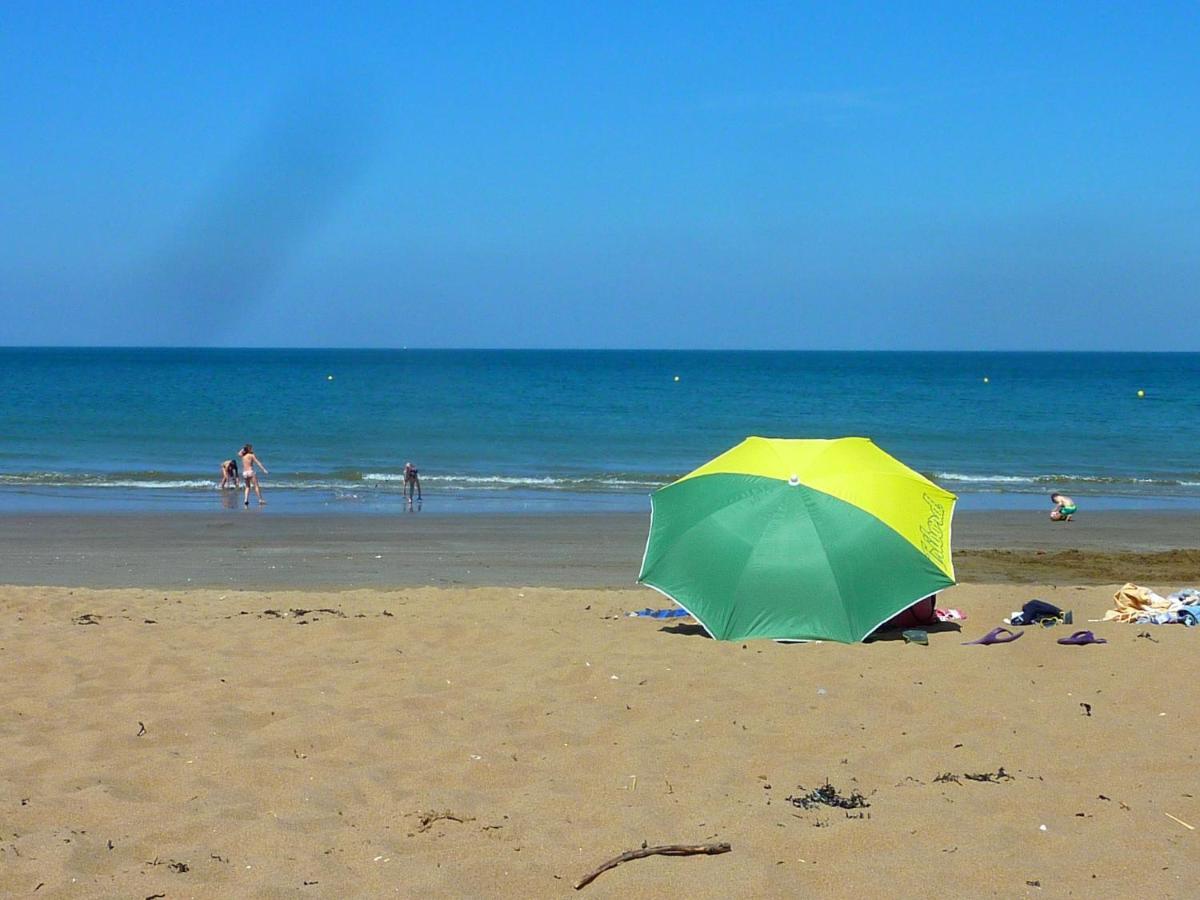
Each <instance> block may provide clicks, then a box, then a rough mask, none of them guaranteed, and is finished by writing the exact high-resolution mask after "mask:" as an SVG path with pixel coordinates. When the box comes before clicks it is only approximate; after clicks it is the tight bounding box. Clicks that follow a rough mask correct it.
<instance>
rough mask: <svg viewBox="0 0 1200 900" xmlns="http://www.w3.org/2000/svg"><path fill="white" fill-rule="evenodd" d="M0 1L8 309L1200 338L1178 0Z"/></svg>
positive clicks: (132, 332) (1023, 341) (840, 344)
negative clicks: (1089, 0) (860, 0)
mask: <svg viewBox="0 0 1200 900" xmlns="http://www.w3.org/2000/svg"><path fill="white" fill-rule="evenodd" d="M189 6H190V8H184V5H182V4H162V3H147V4H136V3H122V4H91V3H88V4H83V3H80V4H69V3H26V2H9V3H6V4H4V6H3V9H2V10H0V115H2V116H3V121H4V125H5V127H4V135H5V136H4V139H3V140H2V141H0V197H3V201H0V298H2V300H3V304H4V308H5V312H4V315H3V317H2V318H0V344H126V345H128V344H138V345H140V344H164V345H216V346H349V347H356V346H364V347H369V346H434V347H458V346H468V347H475V346H486V347H714V348H783V349H786V348H797V349H804V348H865V349H875V348H879V349H936V348H943V347H944V348H952V349H1055V348H1062V349H1137V350H1154V349H1163V350H1169V349H1175V350H1195V349H1197V348H1198V347H1200V324H1197V323H1198V320H1200V317H1198V316H1197V313H1196V310H1197V308H1200V302H1198V300H1200V297H1198V293H1200V290H1198V288H1197V286H1198V285H1200V165H1198V164H1197V162H1196V161H1197V160H1200V63H1198V62H1197V57H1198V54H1197V47H1200V7H1197V6H1196V5H1195V4H1194V3H1178V4H1170V3H1163V4H1152V5H1149V6H1146V7H1145V8H1144V9H1142V10H1137V9H1134V7H1133V5H1127V6H1126V8H1125V9H1124V10H1123V11H1121V10H1114V9H1104V8H1100V5H1097V4H1083V3H1079V4H1003V5H999V4H998V5H994V6H993V5H984V4H954V3H943V4H921V3H913V4H883V3H879V4H821V5H811V6H809V5H804V4H796V3H784V4H771V5H768V4H746V5H744V6H741V7H739V6H737V5H734V4H719V5H718V4H695V3H687V4H683V3H679V4H675V3H660V4H644V3H629V4H618V3H612V4H598V3H588V4H584V3H578V4H574V3H568V4H562V3H547V4H539V5H516V4H513V5H508V4H504V5H499V4H497V5H494V6H492V5H484V4H446V3H439V4H430V5H420V4H391V3H379V4H367V3H358V4H354V3H348V4H339V5H337V7H336V11H335V8H334V7H330V8H329V9H327V10H318V9H317V8H316V7H317V6H318V5H317V4H279V5H270V4H255V5H254V8H253V9H247V8H245V7H247V6H249V5H248V4H227V5H222V4H216V3H205V4H190V5H189Z"/></svg>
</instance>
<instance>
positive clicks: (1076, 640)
mask: <svg viewBox="0 0 1200 900" xmlns="http://www.w3.org/2000/svg"><path fill="white" fill-rule="evenodd" d="M1058 643H1060V644H1065V645H1068V646H1072V647H1082V646H1083V645H1084V644H1107V643H1108V641H1107V640H1105V639H1104V638H1098V637H1096V636H1095V635H1094V634H1092V633H1091V632H1090V631H1077V632H1075V633H1074V634H1073V635H1071V636H1070V637H1065V638H1059V639H1058Z"/></svg>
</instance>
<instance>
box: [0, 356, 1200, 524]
mask: <svg viewBox="0 0 1200 900" xmlns="http://www.w3.org/2000/svg"><path fill="white" fill-rule="evenodd" d="M0 387H2V393H0V511H39V510H45V511H72V510H79V511H121V510H141V509H146V508H152V509H179V510H205V509H211V510H220V509H222V508H224V507H229V508H234V507H239V506H240V504H233V503H231V502H230V500H231V492H219V491H217V490H215V485H216V480H217V469H218V465H219V463H220V462H221V460H223V459H228V458H230V457H232V456H233V455H234V453H235V451H236V449H237V448H239V447H240V446H241V445H242V444H244V443H247V442H249V443H253V444H254V445H255V449H256V451H258V453H259V454H260V455H261V457H262V458H263V460H264V462H265V463H266V465H267V467H268V468H269V469H270V470H271V472H270V475H269V476H267V477H265V478H264V479H263V484H264V491H265V493H266V496H267V499H268V501H269V502H270V503H271V504H272V506H271V508H272V509H278V510H280V511H283V512H288V511H304V512H329V513H337V512H371V513H388V512H394V511H399V510H402V509H403V502H402V498H401V485H402V475H401V473H402V470H403V467H404V463H405V462H406V461H408V460H412V461H413V462H415V463H416V465H417V466H418V467H419V469H420V472H421V480H422V487H423V493H424V496H425V503H424V506H423V511H424V512H432V513H454V512H466V513H479V512H490V511H494V512H539V511H551V512H561V511H595V512H602V511H624V512H628V511H639V510H648V508H649V506H648V501H647V500H646V496H647V495H648V494H649V493H650V492H651V491H653V490H654V489H656V488H658V487H660V486H662V485H663V484H666V483H668V482H669V481H671V480H673V479H674V478H677V477H679V476H680V475H682V474H684V473H686V472H687V471H690V470H691V469H692V468H695V467H696V466H698V465H700V464H702V463H703V462H705V461H707V460H708V459H710V458H711V457H713V456H715V455H716V454H718V453H720V452H722V451H723V450H725V449H727V448H728V447H730V446H732V445H734V444H736V443H737V442H738V441H740V440H742V439H743V438H745V437H746V436H748V435H751V434H761V435H769V436H775V437H841V436H847V435H858V436H865V437H870V438H871V439H873V440H874V441H875V442H876V443H877V444H879V445H880V446H881V447H883V448H884V449H885V450H887V451H888V452H890V453H892V454H894V455H895V456H897V457H898V458H900V459H901V460H903V461H904V462H905V463H907V464H908V465H910V466H912V467H913V468H915V469H917V470H918V471H920V472H922V473H923V474H925V475H927V476H928V477H930V478H931V479H933V480H934V481H937V482H938V483H939V484H942V485H943V486H944V487H946V488H947V489H949V490H951V491H954V492H955V493H957V494H959V496H960V498H961V504H962V506H963V507H965V508H1029V509H1035V508H1041V507H1046V508H1049V502H1048V494H1049V492H1050V491H1052V490H1062V491H1065V492H1068V493H1070V494H1071V495H1072V496H1073V497H1075V499H1076V500H1078V501H1081V502H1082V504H1083V506H1084V509H1086V508H1088V507H1089V506H1090V507H1092V508H1164V507H1165V508H1175V507H1184V508H1192V507H1196V506H1200V462H1198V461H1197V454H1196V449H1197V448H1200V353H1177V352H1171V353H1138V352H1128V351H1114V352H1082V351H1081V352H1073V353H1045V352H1039V351H1029V352H1002V351H971V352H967V351H770V350H765V351H761V350H752V351H719V350H701V351H696V350H487V349H479V350H431V349H398V350H383V349H365V350H333V349H319V350H318V349H283V348H279V349H258V348H255V349H225V348H222V349H217V348H118V347H90V348H80V347H57V348H49V347H47V348H0ZM1139 391H1141V392H1143V395H1142V396H1139V394H1138V392H1139Z"/></svg>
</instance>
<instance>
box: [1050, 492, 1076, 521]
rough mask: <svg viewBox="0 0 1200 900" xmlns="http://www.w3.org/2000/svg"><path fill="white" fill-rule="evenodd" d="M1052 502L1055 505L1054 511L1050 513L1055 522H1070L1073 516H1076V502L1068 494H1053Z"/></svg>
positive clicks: (1051, 496)
mask: <svg viewBox="0 0 1200 900" xmlns="http://www.w3.org/2000/svg"><path fill="white" fill-rule="evenodd" d="M1050 499H1051V501H1053V503H1054V509H1052V510H1051V511H1050V518H1051V519H1053V520H1054V521H1055V522H1070V521H1071V516H1073V515H1075V510H1076V506H1075V501H1074V500H1072V499H1071V498H1070V497H1068V496H1067V495H1066V494H1057V493H1055V494H1051V495H1050Z"/></svg>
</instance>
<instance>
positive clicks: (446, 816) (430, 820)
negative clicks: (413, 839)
mask: <svg viewBox="0 0 1200 900" xmlns="http://www.w3.org/2000/svg"><path fill="white" fill-rule="evenodd" d="M413 815H415V816H416V817H417V832H418V833H424V832H426V831H428V830H429V829H430V828H432V827H433V826H434V825H435V824H437V823H438V822H460V823H462V822H474V821H475V817H474V816H460V815H456V814H455V813H452V812H450V810H448V809H447V810H443V811H442V812H436V811H432V810H431V811H430V812H424V813H423V812H418V813H413Z"/></svg>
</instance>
